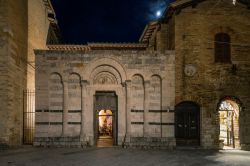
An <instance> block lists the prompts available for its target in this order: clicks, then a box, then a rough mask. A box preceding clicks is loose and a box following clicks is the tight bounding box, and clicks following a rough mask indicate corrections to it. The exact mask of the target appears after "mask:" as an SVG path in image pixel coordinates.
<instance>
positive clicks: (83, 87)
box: [80, 80, 88, 141]
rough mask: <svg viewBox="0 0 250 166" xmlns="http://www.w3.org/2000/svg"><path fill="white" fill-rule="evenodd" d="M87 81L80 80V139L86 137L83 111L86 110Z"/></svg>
mask: <svg viewBox="0 0 250 166" xmlns="http://www.w3.org/2000/svg"><path fill="white" fill-rule="evenodd" d="M87 83H88V82H87V81H86V80H82V81H81V109H82V113H81V123H82V124H81V134H80V137H81V141H84V140H85V137H86V128H85V126H86V124H85V119H86V118H85V116H86V115H85V112H86V107H85V105H86V104H85V103H86V97H87Z"/></svg>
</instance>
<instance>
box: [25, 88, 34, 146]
mask: <svg viewBox="0 0 250 166" xmlns="http://www.w3.org/2000/svg"><path fill="white" fill-rule="evenodd" d="M34 131H35V91H31V90H25V91H24V92H23V144H26V145H31V144H33V139H34Z"/></svg>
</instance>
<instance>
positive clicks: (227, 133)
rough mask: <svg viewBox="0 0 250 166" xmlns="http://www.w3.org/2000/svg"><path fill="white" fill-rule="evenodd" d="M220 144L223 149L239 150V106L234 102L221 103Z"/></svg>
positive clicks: (225, 101)
mask: <svg viewBox="0 0 250 166" xmlns="http://www.w3.org/2000/svg"><path fill="white" fill-rule="evenodd" d="M219 114H220V143H221V144H222V146H223V148H227V147H231V148H238V147H239V146H240V141H239V106H238V104H237V103H236V102H234V101H232V100H224V101H222V102H221V103H220V107H219Z"/></svg>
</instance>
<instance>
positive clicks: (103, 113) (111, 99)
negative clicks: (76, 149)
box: [94, 91, 118, 147]
mask: <svg viewBox="0 0 250 166" xmlns="http://www.w3.org/2000/svg"><path fill="white" fill-rule="evenodd" d="M94 105H95V108H94V112H95V116H94V118H95V119H94V122H95V128H94V133H95V142H96V146H98V147H109V146H113V145H117V124H118V120H117V96H116V94H115V92H108V91H107V92H105V91H101V92H96V94H95V101H94Z"/></svg>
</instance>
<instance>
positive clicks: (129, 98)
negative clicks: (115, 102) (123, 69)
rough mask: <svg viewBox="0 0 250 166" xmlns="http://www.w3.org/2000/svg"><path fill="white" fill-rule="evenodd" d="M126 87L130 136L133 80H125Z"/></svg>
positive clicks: (127, 126) (127, 123)
mask: <svg viewBox="0 0 250 166" xmlns="http://www.w3.org/2000/svg"><path fill="white" fill-rule="evenodd" d="M125 88H126V101H127V103H126V137H127V138H129V137H130V134H131V115H130V111H131V80H127V81H126V82H125Z"/></svg>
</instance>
